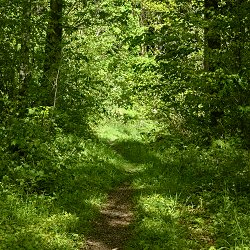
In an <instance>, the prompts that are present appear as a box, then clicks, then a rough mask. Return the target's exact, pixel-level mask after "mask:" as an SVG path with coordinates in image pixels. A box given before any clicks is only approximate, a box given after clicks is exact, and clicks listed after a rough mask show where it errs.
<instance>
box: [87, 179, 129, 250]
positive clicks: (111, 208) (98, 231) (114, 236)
mask: <svg viewBox="0 0 250 250" xmlns="http://www.w3.org/2000/svg"><path fill="white" fill-rule="evenodd" d="M132 193H133V189H132V188H131V187H130V184H129V183H124V184H122V185H121V186H120V187H118V188H116V189H114V190H113V191H112V192H111V193H110V194H109V196H108V201H107V204H106V205H105V206H104V207H103V209H102V210H101V211H100V217H99V218H98V219H97V220H96V221H95V222H94V224H93V231H92V234H91V235H90V236H89V239H88V240H87V247H86V250H115V249H116V250H118V249H124V246H125V245H126V242H127V241H128V240H129V238H130V236H131V230H130V224H131V222H132V221H133V204H132Z"/></svg>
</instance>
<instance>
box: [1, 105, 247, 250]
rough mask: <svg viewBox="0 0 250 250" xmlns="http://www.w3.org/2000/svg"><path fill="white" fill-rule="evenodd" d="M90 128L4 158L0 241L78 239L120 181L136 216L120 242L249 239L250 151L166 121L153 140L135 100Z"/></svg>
mask: <svg viewBox="0 0 250 250" xmlns="http://www.w3.org/2000/svg"><path fill="white" fill-rule="evenodd" d="M113 116H114V115H113ZM94 130H95V134H96V138H95V139H91V140H87V139H83V138H81V137H79V136H77V135H74V134H67V135H66V134H63V133H62V132H61V131H58V132H57V133H56V136H55V137H54V138H53V140H48V141H47V142H46V141H45V142H43V143H39V144H38V146H36V144H35V143H34V145H35V146H33V148H32V150H33V151H32V152H31V153H32V154H31V155H29V154H28V155H27V156H26V158H25V159H22V158H21V159H20V160H15V159H12V161H7V160H8V157H7V156H4V157H3V158H2V159H3V160H2V165H3V164H4V163H6V162H7V163H10V165H9V170H8V171H9V172H8V175H5V176H3V178H2V181H1V185H0V207H1V211H0V249H3V250H5V249H17V250H19V249H25V250H26V249H35V250H36V249H39V250H40V249H41V250H43V249H44V250H45V249H49V250H52V249H55V250H57V249H59V250H61V249H63V250H71V249H72V250H73V249H74V250H76V249H81V248H83V247H84V244H85V240H86V238H87V236H88V234H89V232H90V231H91V230H92V228H91V222H92V221H93V220H95V218H96V217H98V215H99V213H100V209H101V207H102V205H103V204H104V203H105V201H106V198H107V194H108V193H109V191H110V190H111V189H113V188H114V187H116V186H118V185H119V184H120V183H123V182H125V181H126V182H130V183H131V185H132V186H133V187H134V189H135V194H134V204H135V217H136V218H135V221H134V223H133V225H132V226H131V228H132V230H133V237H132V239H131V240H130V241H129V242H128V244H127V246H126V249H138V250H140V249H142V250H144V249H153V250H157V249H168V250H175V249H176V250H185V249H186V250H188V249H197V250H198V249H210V250H212V249H213V250H215V249H239V250H243V249H244V250H246V249H249V246H250V212H249V205H250V196H249V191H250V186H249V180H250V165H249V152H248V151H246V150H243V149H239V148H236V147H235V146H234V145H232V144H230V143H229V142H223V141H219V142H218V141H217V142H214V143H213V145H212V146H211V147H209V148H200V147H198V146H196V145H193V144H185V143H183V142H184V141H186V140H184V139H182V138H181V137H177V136H176V135H171V133H170V132H169V131H165V132H164V133H165V136H164V135H163V136H162V137H161V139H160V140H158V141H157V140H156V141H155V140H154V138H155V135H156V136H157V134H158V133H159V131H162V128H160V126H159V124H157V123H156V122H154V121H151V120H148V119H147V118H146V117H144V116H143V114H140V113H138V112H137V111H133V110H129V111H127V110H124V109H122V110H119V112H118V116H116V118H105V119H103V120H102V121H101V122H99V124H98V126H95V127H94ZM34 141H35V142H36V139H34ZM36 147H37V148H36ZM10 159H11V158H10ZM3 166H4V165H3ZM2 169H6V168H4V167H3V168H2Z"/></svg>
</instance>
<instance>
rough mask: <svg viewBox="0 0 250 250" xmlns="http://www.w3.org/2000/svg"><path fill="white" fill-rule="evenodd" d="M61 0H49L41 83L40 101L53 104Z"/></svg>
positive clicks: (57, 68) (59, 50)
mask: <svg viewBox="0 0 250 250" xmlns="http://www.w3.org/2000/svg"><path fill="white" fill-rule="evenodd" d="M62 12H63V0H50V17H49V22H48V29H47V35H46V45H45V61H44V73H43V79H42V84H41V87H42V89H41V94H42V99H41V103H42V105H44V106H54V105H55V98H56V96H55V93H57V83H58V75H59V69H60V63H61V57H62V33H63V29H62Z"/></svg>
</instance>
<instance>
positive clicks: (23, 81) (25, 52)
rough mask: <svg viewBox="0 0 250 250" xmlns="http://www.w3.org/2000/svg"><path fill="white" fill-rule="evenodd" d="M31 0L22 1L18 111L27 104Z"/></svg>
mask: <svg viewBox="0 0 250 250" xmlns="http://www.w3.org/2000/svg"><path fill="white" fill-rule="evenodd" d="M31 8H32V0H28V1H27V2H26V1H25V2H23V3H22V20H21V23H22V26H21V41H20V43H21V50H20V68H19V84H20V85H19V97H18V99H19V108H18V109H19V112H20V114H23V113H25V111H26V108H27V105H28V88H29V85H30V81H31V64H30V40H31Z"/></svg>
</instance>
